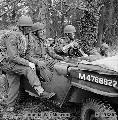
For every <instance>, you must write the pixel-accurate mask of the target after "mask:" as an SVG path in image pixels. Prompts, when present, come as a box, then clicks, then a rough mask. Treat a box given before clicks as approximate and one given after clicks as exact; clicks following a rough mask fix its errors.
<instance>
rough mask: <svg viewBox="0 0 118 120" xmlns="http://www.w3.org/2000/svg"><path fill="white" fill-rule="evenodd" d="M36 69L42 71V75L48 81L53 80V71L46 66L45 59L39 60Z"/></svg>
mask: <svg viewBox="0 0 118 120" xmlns="http://www.w3.org/2000/svg"><path fill="white" fill-rule="evenodd" d="M36 69H37V70H38V71H40V75H41V77H42V78H43V79H44V80H45V81H47V82H48V81H50V80H51V76H52V74H51V71H50V70H49V69H48V68H47V67H46V63H45V62H44V61H39V63H38V66H37V67H36Z"/></svg>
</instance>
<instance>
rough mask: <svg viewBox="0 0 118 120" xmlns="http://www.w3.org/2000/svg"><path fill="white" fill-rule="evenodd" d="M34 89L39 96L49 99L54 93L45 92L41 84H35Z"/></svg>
mask: <svg viewBox="0 0 118 120" xmlns="http://www.w3.org/2000/svg"><path fill="white" fill-rule="evenodd" d="M34 89H35V90H36V91H37V93H38V95H39V96H40V97H41V98H46V99H50V98H52V97H53V96H55V95H56V94H55V93H53V92H46V91H44V89H43V88H42V87H41V86H35V87H34Z"/></svg>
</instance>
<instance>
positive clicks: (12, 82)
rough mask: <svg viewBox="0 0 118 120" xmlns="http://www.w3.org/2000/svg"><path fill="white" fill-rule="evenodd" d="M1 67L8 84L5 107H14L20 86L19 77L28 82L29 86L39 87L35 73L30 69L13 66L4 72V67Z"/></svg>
mask: <svg viewBox="0 0 118 120" xmlns="http://www.w3.org/2000/svg"><path fill="white" fill-rule="evenodd" d="M4 67H5V69H4ZM4 67H2V70H3V71H4V70H5V72H6V75H7V80H8V83H9V89H8V99H7V105H8V106H14V105H15V102H16V98H17V96H18V93H19V86H20V75H24V76H26V77H27V79H28V80H29V83H30V84H31V86H34V85H36V86H37V85H41V83H40V81H39V78H38V77H37V75H36V71H32V69H31V68H30V67H26V66H23V65H18V64H17V65H15V66H14V67H12V68H10V69H9V68H8V69H9V70H7V71H6V69H7V68H6V67H8V66H4Z"/></svg>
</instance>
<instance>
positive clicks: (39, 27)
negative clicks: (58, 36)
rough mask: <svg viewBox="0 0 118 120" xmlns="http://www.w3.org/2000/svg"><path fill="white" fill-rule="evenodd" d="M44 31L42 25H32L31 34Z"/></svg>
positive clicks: (38, 23)
mask: <svg viewBox="0 0 118 120" xmlns="http://www.w3.org/2000/svg"><path fill="white" fill-rule="evenodd" d="M43 29H44V24H42V23H40V22H37V23H34V24H33V25H32V32H35V31H38V30H43Z"/></svg>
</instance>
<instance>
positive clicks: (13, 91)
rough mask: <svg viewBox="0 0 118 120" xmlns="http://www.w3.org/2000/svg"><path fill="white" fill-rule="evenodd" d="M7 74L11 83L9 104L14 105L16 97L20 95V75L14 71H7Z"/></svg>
mask: <svg viewBox="0 0 118 120" xmlns="http://www.w3.org/2000/svg"><path fill="white" fill-rule="evenodd" d="M6 76H7V80H8V84H9V88H8V99H7V105H8V106H9V107H12V106H14V105H15V102H16V98H17V97H18V93H19V86H20V76H19V75H16V74H14V73H7V74H6Z"/></svg>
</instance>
